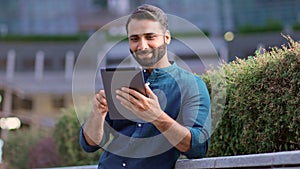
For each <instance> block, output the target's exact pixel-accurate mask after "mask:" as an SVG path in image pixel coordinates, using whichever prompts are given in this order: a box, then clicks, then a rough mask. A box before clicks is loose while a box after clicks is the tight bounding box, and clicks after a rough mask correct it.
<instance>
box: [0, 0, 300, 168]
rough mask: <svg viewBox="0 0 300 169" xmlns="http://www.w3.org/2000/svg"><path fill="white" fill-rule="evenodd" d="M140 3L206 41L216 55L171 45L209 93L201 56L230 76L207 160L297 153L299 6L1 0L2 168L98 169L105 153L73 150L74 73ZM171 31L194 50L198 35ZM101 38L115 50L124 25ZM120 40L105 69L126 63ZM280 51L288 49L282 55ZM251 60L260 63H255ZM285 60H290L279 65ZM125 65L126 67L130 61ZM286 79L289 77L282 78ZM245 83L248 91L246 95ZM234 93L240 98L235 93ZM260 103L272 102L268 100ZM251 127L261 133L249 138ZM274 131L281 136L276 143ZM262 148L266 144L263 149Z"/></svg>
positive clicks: (234, 0) (230, 1) (262, 1)
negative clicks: (88, 45)
mask: <svg viewBox="0 0 300 169" xmlns="http://www.w3.org/2000/svg"><path fill="white" fill-rule="evenodd" d="M143 3H149V4H153V5H157V6H159V7H161V8H162V9H164V11H165V12H166V13H168V14H171V15H175V16H178V17H180V18H183V19H186V20H187V21H189V22H191V23H192V24H194V25H195V26H196V27H197V28H199V29H200V30H201V31H203V34H205V35H206V36H207V37H208V38H209V39H210V41H211V42H212V44H213V46H214V47H215V50H216V51H213V52H211V51H209V50H207V51H206V50H205V49H206V48H205V46H206V45H207V44H202V43H201V42H200V44H198V41H197V44H194V45H196V46H197V45H198V46H199V48H200V47H201V48H203V51H202V52H200V53H196V54H195V53H194V52H193V51H191V50H190V49H189V46H184V45H183V44H182V43H180V42H179V41H176V39H174V40H173V42H172V44H171V45H170V47H169V50H171V51H172V52H173V53H175V54H176V55H177V56H179V58H180V59H181V60H183V61H184V63H186V64H187V65H188V66H189V68H190V69H191V70H192V71H193V72H195V73H197V74H199V75H200V76H202V77H203V78H204V79H205V80H206V82H207V84H208V86H210V85H209V78H206V77H207V74H204V73H211V74H210V75H209V76H211V77H213V76H214V75H215V74H216V75H218V73H216V72H214V71H208V72H207V69H208V68H207V67H205V66H203V64H202V63H201V62H199V58H198V55H201V57H202V58H203V59H207V60H209V59H210V58H212V57H219V58H220V60H223V61H224V66H223V67H222V66H221V67H222V70H225V72H226V73H227V74H226V77H228V78H227V79H226V88H227V94H228V95H226V97H227V102H226V105H223V106H224V107H222V105H221V107H218V106H217V107H213V108H214V109H215V112H218V111H221V110H224V109H225V111H224V113H223V115H224V116H225V117H222V118H223V119H225V120H223V121H222V122H220V125H219V126H222V127H220V128H222V129H224V130H220V129H219V130H218V129H217V130H216V131H215V132H214V133H217V135H218V138H213V139H212V147H211V151H210V152H209V154H208V155H209V156H223V155H239V154H249V153H260V152H273V151H284V150H297V149H299V144H300V141H299V139H297V138H299V125H300V124H299V112H300V110H299V108H298V106H297V105H299V88H300V87H299V84H300V83H299V73H297V72H300V70H299V66H298V65H299V46H298V44H297V43H296V42H297V41H298V40H299V38H300V1H297V0H285V1H281V0H272V1H270V0H244V1H239V0H210V1H205V0H185V1H180V0H173V1H171V0H166V1H154V0H142V1H130V0H87V1H80V0H44V1H39V0H0V4H1V5H0V80H1V81H0V115H1V119H0V126H1V139H2V140H4V147H3V154H2V157H3V159H2V167H4V168H5V167H7V166H8V167H7V168H37V167H54V166H68V165H69V166H70V165H88V164H96V163H97V160H98V156H99V154H100V153H101V152H98V153H95V154H89V155H88V154H86V153H84V152H81V150H80V147H79V144H78V133H79V127H80V122H79V121H78V119H77V116H76V113H75V111H74V108H73V99H72V70H73V69H74V64H75V62H76V59H77V57H78V55H79V53H80V51H81V49H82V47H83V45H84V44H85V42H86V41H87V40H88V38H89V37H90V36H91V35H93V33H95V32H96V31H97V30H98V29H100V28H101V27H103V26H104V25H106V24H108V23H109V22H111V21H113V20H115V19H118V18H120V17H122V16H124V15H128V14H129V13H130V12H131V11H132V10H133V9H134V8H136V7H137V6H138V5H141V4H143ZM171 26H172V27H174V28H173V29H174V31H173V33H174V35H175V36H176V37H179V38H180V39H181V40H182V41H186V42H189V43H193V41H194V39H195V37H197V36H198V35H197V34H195V32H192V31H189V30H186V29H185V27H184V26H185V25H182V24H176V22H175V23H174V24H173V25H171ZM182 30H184V31H182ZM105 31H106V36H105V37H103V40H104V41H105V42H106V43H108V44H109V43H113V42H114V38H115V37H120V36H121V37H122V36H125V32H124V29H123V27H120V26H118V25H115V26H113V27H111V28H110V29H107V30H105ZM287 35H290V36H291V39H289V38H287V37H286V36H287ZM294 41H296V42H294ZM125 43H126V42H120V43H119V44H118V45H116V48H117V49H118V50H112V51H111V53H108V54H107V58H106V60H105V61H104V64H105V65H109V66H112V65H116V64H118V63H119V62H121V61H123V60H124V56H129V51H128V47H127V46H126V44H125ZM289 43H290V45H289ZM283 44H285V45H286V46H287V48H282V45H283ZM203 46H204V47H203ZM272 47H278V48H279V49H282V51H279V50H277V51H276V50H275V49H273V48H272ZM178 49H183V50H178ZM291 49H293V50H291ZM274 50H275V51H274ZM115 51H117V52H115ZM272 52H273V53H272ZM289 52H290V53H289ZM274 53H276V54H274ZM216 54H217V55H216ZM269 55H270V56H271V57H268V56H269ZM256 56H258V58H260V59H255V58H256ZM287 56H290V57H288V58H289V59H285V60H284V59H283V58H286V57H287ZM237 58H240V59H247V61H244V60H238V59H237ZM261 58H263V59H261ZM292 58H295V60H293V59H292ZM297 58H298V60H297ZM91 62H93V61H91ZM88 63H90V62H88V61H87V64H88ZM131 63H132V61H131V60H129V61H128V64H129V65H130V64H131ZM226 63H228V64H229V65H227V64H226ZM265 65H267V66H265ZM291 65H294V66H291ZM284 66H286V67H284ZM276 68H278V69H276ZM287 70H289V71H287ZM266 72H267V74H264V73H266ZM270 72H272V73H275V74H274V75H271V74H270ZM294 72H296V73H294ZM268 73H269V74H268ZM284 73H285V74H284ZM282 74H284V75H285V77H282V78H279V79H278V77H281V75H282ZM253 79H254V80H253ZM247 84H253V85H252V86H250V87H249V88H247V87H248V86H247ZM255 84H257V85H260V87H257V86H255ZM282 84H284V86H282ZM264 85H265V86H266V87H265V86H264ZM99 86H101V84H100V85H99ZM241 86H242V87H241ZM237 88H238V89H240V91H235V90H233V89H237ZM254 89H255V90H254ZM246 91H247V92H246ZM236 92H237V93H236ZM268 94H270V95H268ZM244 96H247V98H245V97H244ZM268 96H270V97H268ZM280 96H285V97H284V98H281V97H280ZM229 98H234V99H233V100H228V99H229ZM262 98H269V99H268V100H269V102H268V101H266V100H267V99H265V100H262ZM275 98H280V99H279V100H278V99H277V100H276V99H275ZM82 99H86V98H84V97H83V98H82ZM214 99H215V98H214ZM236 100H239V101H241V102H237V101H236ZM249 100H250V101H249ZM283 103H288V104H283ZM231 104H232V105H231ZM248 104H250V105H248ZM230 106H231V107H230ZM227 110H228V111H227ZM229 110H230V111H229ZM232 110H235V111H232ZM228 112H230V114H229V113H228ZM241 112H243V113H242V114H241ZM87 113H88V112H87ZM213 115H215V114H214V112H213ZM262 117H268V118H262ZM297 117H298V118H297ZM226 119H227V120H226ZM275 119H277V120H278V121H274V120H275ZM249 121H250V122H249ZM10 125H12V128H11V126H10ZM253 126H255V127H253ZM285 127H287V128H285ZM277 129H278V131H277ZM253 130H256V131H259V132H260V133H254V132H251V131H253ZM243 131H244V132H243ZM245 131H249V132H245ZM278 133H282V135H280V136H277V137H275V136H274V135H276V134H278ZM258 134H259V135H258ZM267 136H270V137H267ZM262 138H263V139H262ZM276 140H277V141H278V142H276ZM258 143H264V144H263V145H261V146H259V144H258ZM74 147H76V148H74ZM218 149H219V150H218ZM217 150H218V151H217Z"/></svg>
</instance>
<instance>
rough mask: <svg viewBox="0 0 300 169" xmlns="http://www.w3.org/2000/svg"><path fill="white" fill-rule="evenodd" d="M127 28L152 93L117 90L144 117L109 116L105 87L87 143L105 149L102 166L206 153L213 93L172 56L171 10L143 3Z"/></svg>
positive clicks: (151, 164)
mask: <svg viewBox="0 0 300 169" xmlns="http://www.w3.org/2000/svg"><path fill="white" fill-rule="evenodd" d="M126 30H127V35H128V39H129V47H130V52H131V54H132V56H133V57H134V58H135V60H136V61H137V62H138V63H139V64H140V65H141V66H142V67H143V68H144V77H145V81H146V82H149V83H150V85H145V87H146V93H147V97H146V96H144V95H142V94H140V93H139V92H137V91H135V90H133V89H129V88H126V87H123V88H121V89H120V90H117V91H116V94H117V96H116V97H117V100H118V101H119V102H120V103H121V104H122V105H123V106H124V107H125V108H127V109H129V110H130V111H131V112H132V113H134V114H135V115H136V116H137V117H139V118H140V119H142V120H143V121H144V122H143V123H141V122H134V121H130V120H126V119H124V120H113V119H110V117H109V109H108V107H107V102H106V97H105V94H104V91H103V90H100V91H99V93H97V94H96V96H95V103H94V108H93V111H92V112H91V115H90V117H89V118H88V120H87V121H86V122H85V124H84V125H83V126H82V128H81V131H80V144H81V146H82V148H83V149H84V150H85V151H87V152H94V151H97V150H98V149H100V148H104V149H105V151H104V153H103V154H102V155H101V158H100V160H99V165H98V168H99V169H104V168H105V169H117V168H122V167H125V168H130V169H137V168H144V169H148V168H149V169H154V168H155V169H171V168H174V166H175V163H176V161H177V159H178V158H179V156H180V155H181V154H182V155H185V156H186V157H188V158H201V157H204V156H205V154H206V152H207V149H208V145H209V133H210V131H209V128H210V127H209V126H210V98H209V94H208V91H207V88H206V85H205V83H204V82H203V81H202V79H200V78H199V77H197V76H195V75H194V74H192V73H190V72H188V71H186V70H184V69H182V68H180V67H178V66H177V65H176V63H174V62H170V61H169V60H168V56H167V45H168V44H170V42H171V34H170V32H169V30H168V20H167V16H166V14H165V13H164V12H163V11H162V10H161V9H159V8H157V7H155V6H152V5H147V4H145V5H142V6H140V7H138V8H137V9H136V10H134V11H133V13H132V14H131V15H130V17H129V19H128V21H127V24H126ZM207 126H208V127H207ZM110 136H112V137H110Z"/></svg>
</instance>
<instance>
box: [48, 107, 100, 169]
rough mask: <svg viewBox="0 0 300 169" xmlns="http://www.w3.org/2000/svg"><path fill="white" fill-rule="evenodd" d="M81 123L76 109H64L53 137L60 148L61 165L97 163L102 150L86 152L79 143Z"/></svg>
mask: <svg viewBox="0 0 300 169" xmlns="http://www.w3.org/2000/svg"><path fill="white" fill-rule="evenodd" d="M79 131H80V123H79V121H78V118H77V115H76V112H75V110H74V109H68V110H64V111H63V113H62V116H61V117H60V118H59V120H58V122H57V123H56V125H55V129H54V133H53V137H54V141H55V143H56V146H57V148H58V152H59V156H60V159H61V164H60V165H61V166H73V165H90V164H92V165H95V164H97V163H98V160H99V157H100V154H101V153H102V151H97V152H95V153H86V152H84V151H83V150H82V149H81V147H80V145H79Z"/></svg>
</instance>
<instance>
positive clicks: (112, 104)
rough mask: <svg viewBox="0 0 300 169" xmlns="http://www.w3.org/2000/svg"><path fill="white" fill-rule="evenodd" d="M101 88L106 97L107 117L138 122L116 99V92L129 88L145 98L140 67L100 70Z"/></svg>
mask: <svg viewBox="0 0 300 169" xmlns="http://www.w3.org/2000/svg"><path fill="white" fill-rule="evenodd" d="M100 71H101V76H102V82H103V87H104V91H105V95H106V100H107V105H108V110H109V117H110V118H111V119H116V120H121V119H128V120H133V121H140V120H139V118H138V117H137V116H135V115H134V114H133V113H132V112H131V111H129V110H128V109H126V108H125V107H124V106H122V105H121V103H120V102H119V101H118V100H117V99H116V90H117V89H120V88H121V87H129V88H131V89H134V90H136V91H138V92H140V93H142V94H143V95H145V96H146V89H145V82H144V76H143V72H142V68H140V67H120V68H119V67H118V68H101V69H100Z"/></svg>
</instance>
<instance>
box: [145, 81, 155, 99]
mask: <svg viewBox="0 0 300 169" xmlns="http://www.w3.org/2000/svg"><path fill="white" fill-rule="evenodd" d="M145 88H146V94H147V95H148V96H149V98H155V96H156V95H155V94H154V93H153V91H152V90H151V88H150V87H149V85H147V84H145Z"/></svg>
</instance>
